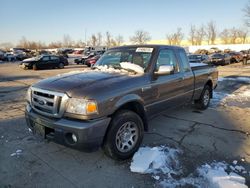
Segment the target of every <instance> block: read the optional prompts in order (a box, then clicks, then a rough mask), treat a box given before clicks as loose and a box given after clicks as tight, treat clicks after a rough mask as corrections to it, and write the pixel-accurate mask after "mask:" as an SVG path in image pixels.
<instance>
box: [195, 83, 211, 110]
mask: <svg viewBox="0 0 250 188" xmlns="http://www.w3.org/2000/svg"><path fill="white" fill-rule="evenodd" d="M211 92H212V88H211V87H210V86H209V85H206V86H205V87H204V89H203V91H202V93H201V96H200V99H199V100H198V101H196V107H197V108H198V109H200V110H205V109H207V107H208V106H209V103H210V98H211Z"/></svg>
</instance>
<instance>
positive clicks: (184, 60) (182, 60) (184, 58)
mask: <svg viewBox="0 0 250 188" xmlns="http://www.w3.org/2000/svg"><path fill="white" fill-rule="evenodd" d="M178 55H179V59H180V64H181V69H182V70H183V72H188V71H190V65H189V61H188V58H187V55H186V52H185V51H184V50H178Z"/></svg>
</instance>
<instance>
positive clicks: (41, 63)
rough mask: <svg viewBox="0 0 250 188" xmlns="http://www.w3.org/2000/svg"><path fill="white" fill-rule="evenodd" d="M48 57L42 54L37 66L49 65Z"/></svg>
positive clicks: (47, 66)
mask: <svg viewBox="0 0 250 188" xmlns="http://www.w3.org/2000/svg"><path fill="white" fill-rule="evenodd" d="M50 63H51V62H50V57H49V56H43V57H42V58H41V61H40V63H39V68H42V69H45V68H49V67H50Z"/></svg>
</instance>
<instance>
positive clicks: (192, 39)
mask: <svg viewBox="0 0 250 188" xmlns="http://www.w3.org/2000/svg"><path fill="white" fill-rule="evenodd" d="M195 35H196V28H195V25H191V26H190V31H189V41H190V42H191V44H192V45H196V41H195Z"/></svg>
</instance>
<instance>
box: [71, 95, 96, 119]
mask: <svg viewBox="0 0 250 188" xmlns="http://www.w3.org/2000/svg"><path fill="white" fill-rule="evenodd" d="M66 112H68V113H72V114H81V115H90V114H97V113H98V109H97V102H96V101H95V100H86V99H76V98H70V99H69V100H68V104H67V108H66Z"/></svg>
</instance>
